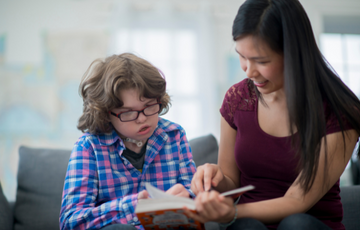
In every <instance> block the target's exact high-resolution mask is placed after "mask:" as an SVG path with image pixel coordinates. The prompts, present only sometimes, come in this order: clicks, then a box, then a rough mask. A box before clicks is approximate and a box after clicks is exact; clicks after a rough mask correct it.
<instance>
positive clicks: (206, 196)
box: [185, 191, 235, 223]
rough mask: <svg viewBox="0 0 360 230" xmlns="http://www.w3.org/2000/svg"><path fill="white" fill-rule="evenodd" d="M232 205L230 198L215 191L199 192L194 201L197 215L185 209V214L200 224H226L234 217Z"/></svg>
mask: <svg viewBox="0 0 360 230" xmlns="http://www.w3.org/2000/svg"><path fill="white" fill-rule="evenodd" d="M233 203H234V201H233V199H232V198H228V197H223V196H221V195H220V194H219V193H218V192H217V191H210V192H201V193H199V194H198V195H197V196H196V199H195V205H196V211H197V213H196V214H195V213H193V212H191V211H190V210H189V209H188V208H185V212H186V214H187V215H189V216H190V217H191V218H193V219H195V220H198V221H200V222H202V223H205V222H208V221H215V222H219V223H228V222H230V221H232V220H233V219H234V216H235V207H234V204H233Z"/></svg>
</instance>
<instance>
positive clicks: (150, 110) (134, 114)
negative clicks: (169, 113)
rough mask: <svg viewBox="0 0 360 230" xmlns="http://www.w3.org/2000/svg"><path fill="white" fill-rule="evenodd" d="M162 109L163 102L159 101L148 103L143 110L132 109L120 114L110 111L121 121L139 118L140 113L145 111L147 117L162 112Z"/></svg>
mask: <svg viewBox="0 0 360 230" xmlns="http://www.w3.org/2000/svg"><path fill="white" fill-rule="evenodd" d="M160 109H161V103H159V102H158V103H155V104H152V105H148V106H146V107H145V108H143V109H142V110H131V111H126V112H120V113H118V114H116V113H113V112H111V111H109V113H110V114H111V115H114V116H115V117H118V118H119V119H120V121H122V122H127V121H134V120H136V119H138V117H139V114H140V113H143V114H144V115H145V116H147V117H148V116H152V115H155V114H157V113H159V112H160Z"/></svg>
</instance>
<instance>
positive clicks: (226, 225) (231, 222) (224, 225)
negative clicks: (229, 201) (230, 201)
mask: <svg viewBox="0 0 360 230" xmlns="http://www.w3.org/2000/svg"><path fill="white" fill-rule="evenodd" d="M236 203H237V202H236ZM236 203H234V208H235V216H234V219H232V221H230V222H229V223H227V224H222V223H220V226H221V227H224V228H227V227H229V226H230V225H232V224H233V223H234V222H235V221H236V219H237V212H238V210H237V207H236Z"/></svg>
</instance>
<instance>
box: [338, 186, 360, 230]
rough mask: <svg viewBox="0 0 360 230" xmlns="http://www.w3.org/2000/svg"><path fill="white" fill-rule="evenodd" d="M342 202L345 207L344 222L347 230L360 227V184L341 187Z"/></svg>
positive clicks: (354, 229) (356, 229)
mask: <svg viewBox="0 0 360 230" xmlns="http://www.w3.org/2000/svg"><path fill="white" fill-rule="evenodd" d="M340 189H341V192H340V196H341V202H342V204H343V209H344V218H343V221H342V223H343V224H344V225H345V228H346V229H347V230H358V229H360V218H359V217H360V185H354V186H345V187H341V188H340Z"/></svg>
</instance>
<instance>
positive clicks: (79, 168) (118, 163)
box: [60, 118, 196, 230]
mask: <svg viewBox="0 0 360 230" xmlns="http://www.w3.org/2000/svg"><path fill="white" fill-rule="evenodd" d="M124 149H125V145H124V143H123V141H122V140H121V139H120V138H119V136H118V135H117V133H116V132H115V130H113V132H112V133H109V134H102V135H93V134H89V133H84V134H83V135H82V136H81V137H80V138H79V139H78V141H77V142H76V143H75V146H74V148H73V150H72V153H71V157H70V160H69V164H68V169H67V173H66V178H65V184H64V190H63V196H62V205H61V211H60V229H62V230H63V229H99V228H102V227H104V226H106V225H109V224H114V223H121V224H132V225H134V226H136V227H137V228H138V229H143V227H142V226H141V225H140V222H139V220H138V218H137V216H136V214H135V207H136V204H137V196H138V193H139V192H141V191H142V190H144V189H145V186H144V184H145V182H150V183H151V184H152V185H154V186H156V187H157V188H159V189H161V190H164V191H166V190H168V189H169V188H171V187H172V186H173V185H175V184H177V183H181V184H182V185H184V187H185V188H186V189H187V190H188V191H189V193H190V194H191V195H192V196H194V194H193V193H192V191H191V190H190V185H191V179H192V177H193V175H194V173H195V170H196V169H195V163H194V161H193V159H192V155H191V149H190V146H189V143H188V140H187V138H186V134H185V131H184V129H183V128H182V127H181V126H179V125H177V124H175V123H173V122H170V121H168V120H165V119H163V118H159V122H158V126H157V128H156V129H155V131H154V133H153V135H152V136H151V137H150V138H149V140H148V142H147V147H146V153H145V154H146V155H145V162H144V165H143V170H142V173H141V172H140V171H139V170H137V169H136V168H134V166H133V165H132V164H131V163H130V162H129V161H128V160H127V159H126V158H125V157H123V156H122V152H123V150H124Z"/></svg>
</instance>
